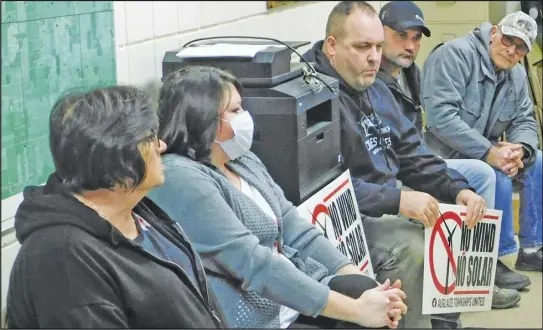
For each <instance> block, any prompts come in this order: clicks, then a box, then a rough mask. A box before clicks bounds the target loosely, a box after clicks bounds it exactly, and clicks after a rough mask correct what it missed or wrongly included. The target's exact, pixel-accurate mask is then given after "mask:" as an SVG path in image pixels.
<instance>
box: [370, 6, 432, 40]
mask: <svg viewBox="0 0 543 330" xmlns="http://www.w3.org/2000/svg"><path fill="white" fill-rule="evenodd" d="M379 18H380V19H381V22H382V23H383V25H386V26H388V27H390V28H392V29H393V30H396V31H405V30H407V29H409V28H412V27H421V28H422V33H424V35H425V36H427V37H429V36H430V30H429V29H428V28H427V27H426V26H425V25H424V15H423V14H422V10H420V8H419V7H418V6H417V5H416V4H414V3H413V2H411V1H390V2H388V3H387V4H386V5H384V6H383V8H381V11H380V12H379Z"/></svg>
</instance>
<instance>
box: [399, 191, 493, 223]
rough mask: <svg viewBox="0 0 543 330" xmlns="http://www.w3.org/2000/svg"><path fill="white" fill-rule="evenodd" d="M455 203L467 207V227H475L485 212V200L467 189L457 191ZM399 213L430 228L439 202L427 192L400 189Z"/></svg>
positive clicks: (437, 214)
mask: <svg viewBox="0 0 543 330" xmlns="http://www.w3.org/2000/svg"><path fill="white" fill-rule="evenodd" d="M456 204H458V205H463V206H466V207H467V211H466V219H465V222H466V225H467V226H468V228H469V229H472V228H473V227H475V225H476V224H477V222H478V221H479V220H481V219H482V218H483V215H484V213H485V212H486V201H485V200H484V199H483V198H482V197H481V196H479V195H477V194H476V193H474V192H473V191H471V190H469V189H464V190H461V191H460V192H459V193H458V195H457V196H456ZM400 214H403V215H405V216H406V217H408V218H410V219H414V220H418V221H420V222H422V223H423V224H424V227H425V228H431V227H433V226H434V225H435V223H436V221H437V219H438V218H439V216H440V211H439V203H438V201H437V200H436V199H435V198H434V197H432V196H430V195H429V194H427V193H424V192H419V191H407V190H402V192H401V195H400Z"/></svg>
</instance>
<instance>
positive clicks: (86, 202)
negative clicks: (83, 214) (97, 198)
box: [78, 195, 107, 220]
mask: <svg viewBox="0 0 543 330" xmlns="http://www.w3.org/2000/svg"><path fill="white" fill-rule="evenodd" d="M78 197H79V200H80V201H81V202H82V203H83V204H85V205H87V206H90V208H91V209H93V210H94V211H96V213H98V215H99V216H101V217H102V218H103V219H104V220H107V219H106V217H105V216H104V213H102V211H100V209H99V208H98V207H97V206H96V205H94V204H93V203H92V202H91V201H89V200H88V199H86V198H85V197H83V196H81V195H79V196H78Z"/></svg>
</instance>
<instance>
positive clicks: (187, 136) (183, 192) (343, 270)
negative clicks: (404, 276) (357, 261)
mask: <svg viewBox="0 0 543 330" xmlns="http://www.w3.org/2000/svg"><path fill="white" fill-rule="evenodd" d="M240 88H241V86H240V84H239V82H238V81H237V80H236V78H235V77H233V76H232V75H230V74H229V73H227V72H224V71H221V70H219V69H216V68H210V67H189V68H185V69H182V70H180V71H176V72H173V73H172V74H170V75H169V76H168V77H167V78H166V79H165V81H164V85H163V86H162V88H161V91H160V96H159V117H160V128H159V136H160V137H161V138H162V139H164V140H165V141H166V142H167V144H168V147H167V149H166V151H165V153H164V155H165V156H163V162H164V166H165V176H166V180H165V184H164V185H163V186H161V187H157V188H155V189H153V190H152V191H151V192H150V194H149V197H150V198H151V199H152V200H153V201H154V202H155V203H156V204H157V205H158V206H160V207H161V208H162V209H163V210H164V211H165V212H166V213H168V214H169V215H170V217H171V218H172V219H173V220H174V221H177V222H178V223H180V224H181V226H182V227H183V229H184V230H185V231H186V233H187V235H188V236H189V238H190V239H191V240H192V241H193V243H194V246H195V249H196V250H197V251H198V253H199V254H200V256H201V257H202V261H203V263H204V267H205V269H206V272H207V275H208V277H209V281H210V284H211V287H212V288H213V291H214V292H215V294H216V295H217V298H218V300H219V304H220V306H221V308H222V310H223V311H224V313H225V321H226V324H227V325H228V326H229V327H241V328H251V327H255V328H256V327H258V328H278V327H282V328H286V327H305V328H307V327H310V328H311V327H314V328H331V327H353V326H356V327H358V326H365V327H384V326H389V327H396V326H397V322H398V320H399V319H400V318H401V314H402V313H405V312H406V306H405V305H404V303H403V301H402V299H403V298H405V294H404V293H403V292H402V291H401V290H400V285H401V283H399V282H396V283H394V284H393V285H391V284H390V281H388V280H387V281H386V283H384V284H382V285H379V284H378V283H376V282H375V281H374V280H373V279H371V278H369V277H366V276H363V275H361V273H360V272H359V271H358V269H356V267H354V266H353V265H352V264H351V263H350V260H349V259H348V258H346V257H345V256H344V255H343V254H341V252H339V251H338V250H337V249H336V248H334V247H333V246H332V244H331V243H330V242H329V241H328V240H327V239H326V238H324V236H323V235H322V234H321V233H320V232H319V231H318V230H317V229H316V228H315V227H314V226H313V225H311V224H310V223H308V222H306V221H305V220H303V219H302V218H301V217H299V215H298V213H297V210H296V208H295V207H294V206H293V205H292V204H291V203H290V202H289V201H287V200H286V198H285V196H284V194H283V192H282V190H281V188H280V187H279V186H278V185H277V184H276V183H275V182H274V181H273V179H272V178H271V177H270V175H269V174H268V172H267V170H266V168H265V167H264V165H263V164H262V162H261V161H260V160H259V159H258V157H256V156H255V155H254V154H253V153H251V152H250V151H249V149H250V147H251V143H252V136H253V121H252V118H251V115H250V114H249V112H247V111H245V110H243V109H242V107H241V97H240ZM278 134H280V133H279V132H278ZM336 275H338V276H336ZM340 321H346V322H340Z"/></svg>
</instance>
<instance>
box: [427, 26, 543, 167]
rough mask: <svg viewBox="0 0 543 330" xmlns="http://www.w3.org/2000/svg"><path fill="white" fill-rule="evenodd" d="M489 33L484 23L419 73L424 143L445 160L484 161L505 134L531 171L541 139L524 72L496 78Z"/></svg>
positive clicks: (437, 53)
mask: <svg viewBox="0 0 543 330" xmlns="http://www.w3.org/2000/svg"><path fill="white" fill-rule="evenodd" d="M491 29H492V25H491V24H490V23H483V24H481V25H480V26H479V27H478V28H476V29H475V30H473V31H472V32H470V33H469V34H468V35H467V36H465V37H462V38H458V39H455V40H452V41H449V42H446V43H445V44H443V45H442V46H440V47H438V48H437V49H436V50H435V51H433V53H431V54H430V55H429V56H428V58H427V59H426V62H425V63H424V67H423V69H422V72H421V74H422V85H421V96H422V103H423V106H424V109H425V110H426V121H427V131H426V134H425V137H426V142H427V143H428V145H429V146H430V147H431V148H432V149H434V150H435V151H436V152H437V153H438V154H440V155H442V156H443V157H446V158H473V159H484V158H485V157H486V154H487V152H488V150H489V149H490V147H491V146H492V144H496V143H497V141H498V139H499V138H500V137H501V136H502V135H503V133H505V134H506V136H507V140H508V141H509V142H513V143H522V144H523V145H524V146H525V149H526V151H527V152H526V153H525V159H524V162H525V163H526V164H527V165H529V164H531V163H532V162H533V161H534V160H535V155H536V153H535V152H536V150H537V146H538V138H537V126H536V125H537V124H536V122H535V119H534V117H533V103H532V101H531V99H530V96H529V92H528V85H527V79H526V72H525V71H524V68H523V67H522V65H521V64H517V65H515V66H514V67H513V68H512V69H510V70H505V71H498V72H496V70H495V69H494V65H493V64H492V61H491V59H490V50H489V46H490V33H491Z"/></svg>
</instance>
